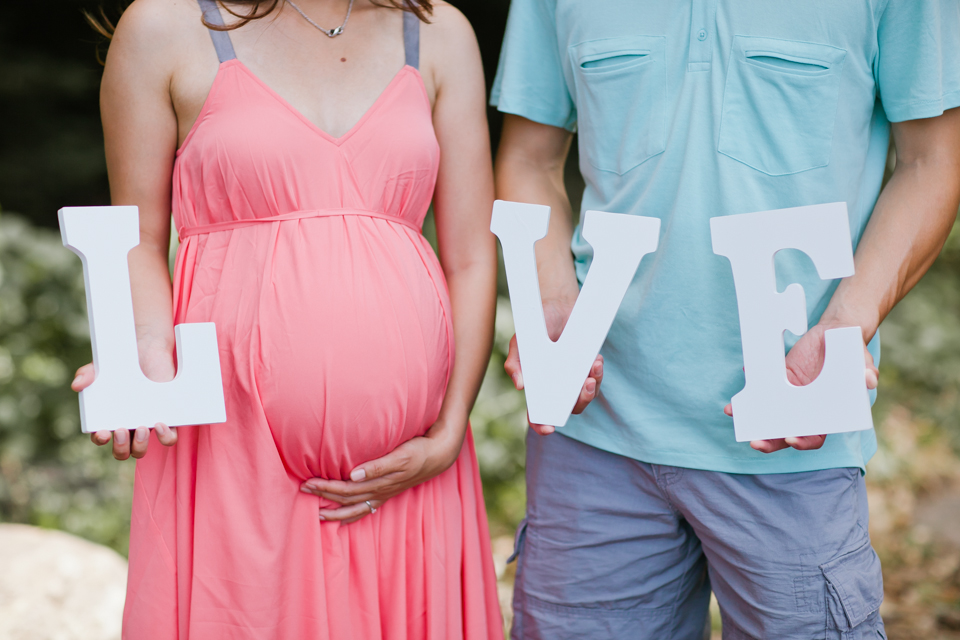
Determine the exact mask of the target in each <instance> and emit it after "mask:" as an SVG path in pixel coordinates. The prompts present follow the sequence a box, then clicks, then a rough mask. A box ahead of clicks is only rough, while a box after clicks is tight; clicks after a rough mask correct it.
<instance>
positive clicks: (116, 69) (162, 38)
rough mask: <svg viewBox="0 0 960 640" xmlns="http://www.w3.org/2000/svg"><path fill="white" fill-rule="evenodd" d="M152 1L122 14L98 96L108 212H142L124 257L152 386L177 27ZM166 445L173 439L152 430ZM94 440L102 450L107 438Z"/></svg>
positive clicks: (78, 384) (168, 370) (131, 448)
mask: <svg viewBox="0 0 960 640" xmlns="http://www.w3.org/2000/svg"><path fill="white" fill-rule="evenodd" d="M171 22H172V16H171V11H170V10H168V9H167V8H166V7H163V6H162V4H161V3H160V2H157V0H138V1H137V2H135V3H133V4H132V5H131V6H130V8H129V9H127V11H126V12H125V13H124V14H123V17H122V18H121V20H120V23H119V24H118V25H117V31H116V34H115V36H114V38H113V40H112V42H111V44H110V50H109V52H108V54H107V60H106V67H105V68H104V73H103V81H102V84H101V89H100V110H101V115H102V119H103V133H104V144H105V149H106V157H107V171H108V173H109V177H110V196H111V201H112V203H113V204H114V205H136V206H138V207H139V208H140V244H139V246H137V247H136V248H134V249H133V250H132V251H131V252H130V255H129V265H130V282H131V288H132V292H133V307H134V317H135V319H136V327H137V343H138V346H139V351H140V366H141V368H142V369H143V371H144V373H145V374H146V375H147V376H148V377H149V378H151V379H153V380H157V381H165V380H170V379H172V378H173V376H174V372H175V366H174V357H173V351H174V337H173V302H172V293H171V285H170V274H169V271H168V266H167V255H168V252H169V243H170V197H171V196H170V193H171V181H172V172H173V160H174V155H175V153H176V148H177V116H176V113H175V112H174V109H173V103H172V100H171V97H170V84H171V78H172V67H173V62H174V60H175V59H176V57H175V55H174V52H173V48H174V47H175V45H176V37H175V36H173V35H172V34H174V33H176V31H177V28H176V25H175V24H171ZM93 379H94V372H93V366H92V365H86V366H84V367H82V368H81V369H80V370H79V371H78V372H77V377H76V379H75V380H74V381H73V385H72V386H73V388H74V389H75V390H76V391H80V390H81V389H84V388H86V387H88V386H89V385H90V384H91V383H92V382H93ZM156 431H157V436H158V438H159V439H160V441H161V442H162V443H164V444H167V445H169V444H173V442H175V441H176V432H175V431H173V430H172V429H170V428H169V427H166V426H162V425H161V426H158V428H157V430H156ZM113 436H114V437H113V455H114V457H116V458H117V459H119V460H124V459H126V458H128V457H130V456H131V455H133V456H134V457H135V458H140V457H142V456H143V455H144V454H145V453H146V449H147V443H148V441H149V431H148V430H147V429H146V428H145V427H140V428H137V429H136V430H135V431H134V432H128V431H126V430H123V429H121V430H118V431H116V432H114V434H113ZM91 438H92V440H93V441H94V442H95V443H96V444H98V445H103V444H106V443H108V442H110V439H111V432H109V431H99V432H97V433H95V434H92V436H91Z"/></svg>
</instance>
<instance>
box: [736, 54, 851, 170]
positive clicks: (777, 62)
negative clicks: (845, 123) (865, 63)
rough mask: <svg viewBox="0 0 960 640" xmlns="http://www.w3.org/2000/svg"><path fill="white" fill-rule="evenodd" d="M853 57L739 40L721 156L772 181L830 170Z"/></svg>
mask: <svg viewBox="0 0 960 640" xmlns="http://www.w3.org/2000/svg"><path fill="white" fill-rule="evenodd" d="M845 56H846V52H845V51H844V50H843V49H838V48H836V47H832V46H829V45H823V44H813V43H809V42H796V41H792V40H778V39H774V38H757V37H750V36H734V39H733V50H732V52H731V58H730V65H729V67H728V69H727V79H726V85H725V87H724V91H723V110H722V114H721V118H720V140H719V146H718V148H717V150H718V151H719V152H720V153H722V154H724V155H726V156H729V157H731V158H733V159H734V160H738V161H739V162H742V163H744V164H746V165H748V166H750V167H753V168H754V169H757V170H758V171H762V172H763V173H766V174H768V175H772V176H782V175H787V174H791V173H799V172H801V171H807V170H808V169H815V168H817V167H825V166H827V165H828V164H829V162H830V153H831V147H832V142H833V128H834V122H835V119H836V113H837V100H838V99H839V95H840V75H841V70H842V67H843V59H844V57H845Z"/></svg>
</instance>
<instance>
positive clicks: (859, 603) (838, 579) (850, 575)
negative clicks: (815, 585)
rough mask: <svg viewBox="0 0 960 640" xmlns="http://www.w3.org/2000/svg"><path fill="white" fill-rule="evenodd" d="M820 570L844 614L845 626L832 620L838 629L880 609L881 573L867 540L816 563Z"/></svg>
mask: <svg viewBox="0 0 960 640" xmlns="http://www.w3.org/2000/svg"><path fill="white" fill-rule="evenodd" d="M820 570H821V571H822V572H823V576H824V578H826V580H827V585H828V587H829V589H828V591H830V592H832V594H833V595H835V597H836V598H837V599H838V600H839V603H840V607H841V608H842V609H843V614H844V616H845V617H846V627H844V626H842V623H843V621H841V620H836V622H837V627H838V628H840V629H844V630H848V629H854V628H856V627H857V625H859V624H861V623H862V622H864V621H865V620H866V619H867V618H868V617H870V614H872V613H873V612H874V611H876V610H877V609H879V608H880V603H881V602H883V574H882V573H881V571H880V558H878V557H877V553H876V552H875V551H874V550H873V547H871V546H870V541H869V540H867V542H866V543H865V544H864V545H863V546H861V547H859V548H858V549H856V550H854V551H851V552H850V553H847V554H844V555H842V556H840V557H838V558H834V559H833V560H831V561H829V562H826V563H824V564H822V565H820ZM828 597H830V596H828Z"/></svg>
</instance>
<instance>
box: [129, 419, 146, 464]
mask: <svg viewBox="0 0 960 640" xmlns="http://www.w3.org/2000/svg"><path fill="white" fill-rule="evenodd" d="M149 443H150V430H149V429H147V428H146V427H137V428H136V430H135V431H134V432H133V439H132V440H131V442H130V455H132V456H133V457H134V458H137V459H140V458H142V457H143V456H145V455H147V445H148V444H149Z"/></svg>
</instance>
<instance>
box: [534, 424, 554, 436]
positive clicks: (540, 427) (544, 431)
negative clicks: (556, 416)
mask: <svg viewBox="0 0 960 640" xmlns="http://www.w3.org/2000/svg"><path fill="white" fill-rule="evenodd" d="M530 428H531V429H533V430H534V431H536V432H537V433H539V434H540V435H541V436H548V435H550V434H551V433H553V432H554V431H556V430H557V428H556V427H554V426H551V425H549V424H533V423H532V422H531V423H530Z"/></svg>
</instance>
